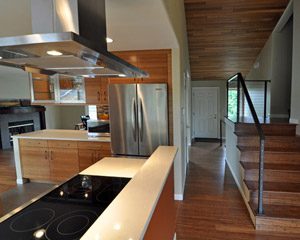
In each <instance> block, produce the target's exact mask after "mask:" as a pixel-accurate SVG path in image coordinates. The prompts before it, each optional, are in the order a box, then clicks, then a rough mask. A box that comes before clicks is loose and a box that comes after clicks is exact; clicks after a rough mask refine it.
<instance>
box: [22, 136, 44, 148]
mask: <svg viewBox="0 0 300 240" xmlns="http://www.w3.org/2000/svg"><path fill="white" fill-rule="evenodd" d="M19 144H20V147H48V141H47V140H40V139H24V138H21V139H19Z"/></svg>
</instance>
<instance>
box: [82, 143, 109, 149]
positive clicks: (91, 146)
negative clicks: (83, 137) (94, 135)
mask: <svg viewBox="0 0 300 240" xmlns="http://www.w3.org/2000/svg"><path fill="white" fill-rule="evenodd" d="M78 148H79V149H93V150H99V151H100V150H107V151H110V143H109V142H86V141H85V142H78Z"/></svg>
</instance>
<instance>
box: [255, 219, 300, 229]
mask: <svg viewBox="0 0 300 240" xmlns="http://www.w3.org/2000/svg"><path fill="white" fill-rule="evenodd" d="M255 228H256V229H257V230H261V231H276V232H286V233H300V221H297V220H292V219H290V220H289V219H285V220H280V219H275V218H266V217H258V216H257V217H256V225H255Z"/></svg>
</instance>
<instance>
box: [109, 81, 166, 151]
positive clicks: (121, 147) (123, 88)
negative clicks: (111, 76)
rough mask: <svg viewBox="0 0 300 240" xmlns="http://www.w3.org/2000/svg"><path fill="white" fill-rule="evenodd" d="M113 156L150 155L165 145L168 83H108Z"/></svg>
mask: <svg viewBox="0 0 300 240" xmlns="http://www.w3.org/2000/svg"><path fill="white" fill-rule="evenodd" d="M109 118H110V133H111V149H112V153H113V154H119V155H135V156H150V155H151V154H152V153H153V152H154V151H155V149H156V148H157V147H158V146H159V145H168V104H167V84H110V85H109Z"/></svg>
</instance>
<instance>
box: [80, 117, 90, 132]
mask: <svg viewBox="0 0 300 240" xmlns="http://www.w3.org/2000/svg"><path fill="white" fill-rule="evenodd" d="M80 118H81V121H82V124H83V126H84V128H85V130H87V120H90V116H89V115H83V116H80Z"/></svg>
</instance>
